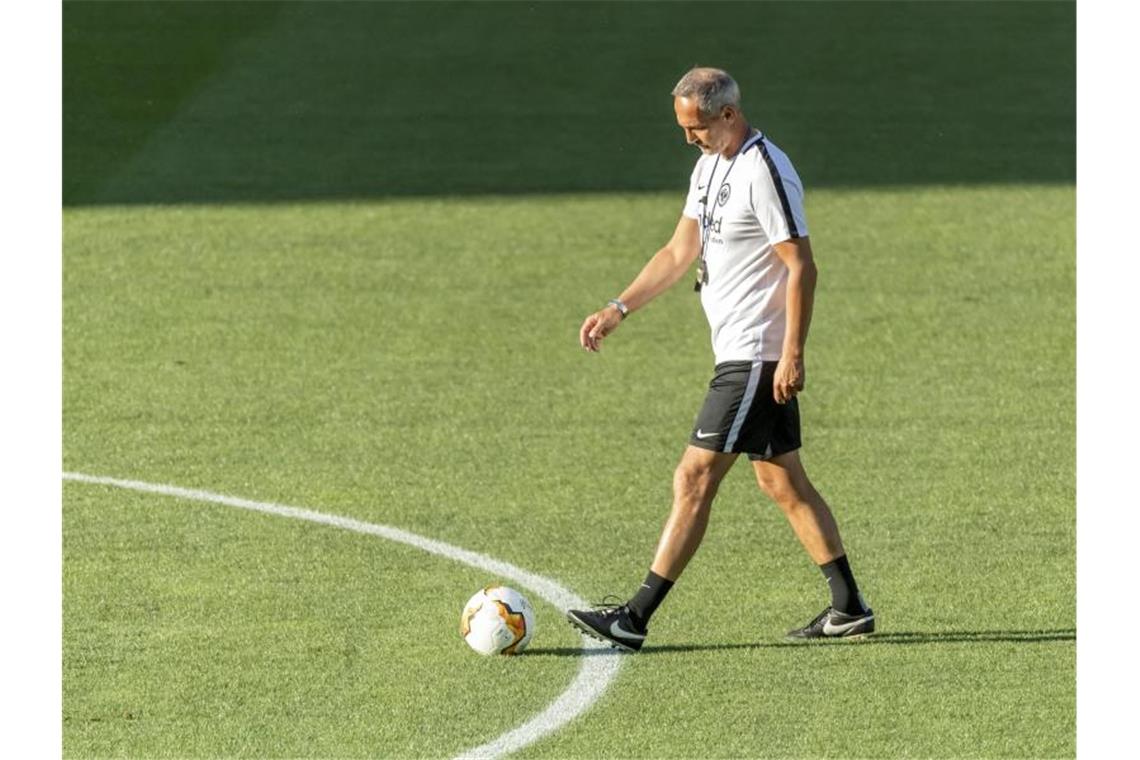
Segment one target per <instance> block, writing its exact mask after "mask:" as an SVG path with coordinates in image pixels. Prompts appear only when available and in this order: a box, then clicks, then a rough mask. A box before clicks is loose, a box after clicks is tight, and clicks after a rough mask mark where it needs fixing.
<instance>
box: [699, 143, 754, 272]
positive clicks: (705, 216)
mask: <svg viewBox="0 0 1140 760" xmlns="http://www.w3.org/2000/svg"><path fill="white" fill-rule="evenodd" d="M748 131H749V133H750V134H749V135H748V137H747V138H746V139H745V140H744V143H743V144H741V146H740V150H738V151H736V155H735V156H733V157H732V161H730V162H729V164H728V168H727V169H725V170H724V176H723V177H721V180H720V185H718V186H717V189H716V196H715V198H717V199H719V198H720V193H721V191H722V190H724V186H725V184H726V183H727V182H728V175H729V174H731V173H732V167H734V166H736V159H738V158H740V155H741V154H742V153H744V151H746V150H748V148H749V147H751V145H752V143H753V142H755V138H757V137H761V136H763V135H762V133H760V132H757V133H756V134H754V135H753V134H751V132H752V128H751V127H749V128H748ZM719 165H720V154H719V153H718V154H717V156H716V160H715V161H713V168H712V171H711V172H709V184H708V188H709V189H710V190H711V189H712V181H713V178H714V177H716V168H717V166H719ZM708 208H709V194H708V193H705V194H704V195H703V196H701V254H700V258H699V259H698V260H697V281H696V283H694V284H693V290H694V291H696V292H697V293H700V292H701V287H703V286H704V285H708V284H709V269H708V264H706V263H705V254H706V251H707V249H708V244H709V238H710V237H711V236H712V227H713V225H712V214H709V213H708ZM713 210H714V211H715V210H716V202H715V201H714V203H713Z"/></svg>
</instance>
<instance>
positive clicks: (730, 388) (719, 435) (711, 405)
mask: <svg viewBox="0 0 1140 760" xmlns="http://www.w3.org/2000/svg"><path fill="white" fill-rule="evenodd" d="M776 364H777V362H761V361H756V362H743V361H742V362H723V363H721V364H718V365H716V368H715V370H714V372H715V374H714V375H713V379H712V382H710V383H709V393H708V395H707V396H705V404H704V406H702V407H701V411H700V413H699V414H698V415H697V421H696V423H695V425H694V427H693V434H692V435H691V436H690V437H689V443H690V444H692V445H693V446H697V447H699V448H702V449H708V450H709V451H724V452H738V453H746V454H748V458H749V459H753V460H756V459H761V460H763V459H771V458H772V457H776V456H779V455H780V454H786V453H788V452H789V451H795V450H796V449H798V448H799V447H800V407H799V404H798V403H797V402H796V399H795V398H792V399H790V400H789V401H788V403H786V404H777V403H776V399H775V398H774V397H773V396H772V377H773V375H775V374H776Z"/></svg>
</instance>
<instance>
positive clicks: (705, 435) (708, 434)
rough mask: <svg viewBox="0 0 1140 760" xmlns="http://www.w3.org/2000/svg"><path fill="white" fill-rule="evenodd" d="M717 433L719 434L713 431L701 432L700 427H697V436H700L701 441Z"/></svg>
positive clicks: (713, 436)
mask: <svg viewBox="0 0 1140 760" xmlns="http://www.w3.org/2000/svg"><path fill="white" fill-rule="evenodd" d="M718 435H720V433H717V432H715V431H714V432H712V433H702V432H701V429H700V428H697V438H700V439H701V440H702V441H703V440H705V439H706V438H715V437H716V436H718Z"/></svg>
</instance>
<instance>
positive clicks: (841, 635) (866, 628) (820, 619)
mask: <svg viewBox="0 0 1140 760" xmlns="http://www.w3.org/2000/svg"><path fill="white" fill-rule="evenodd" d="M874 630H875V613H874V612H872V611H871V608H870V607H868V608H867V610H866V611H864V612H862V613H860V614H858V615H847V614H844V613H842V612H839V611H837V610H834V609H832V608H831V607H828V608H827V609H826V610H824V611H823V612H821V613H819V614H818V615H816V618H815V620H813V621H811V622H810V623H808V624H807V625H805V626H804V627H803V628H796V629H795V630H793V631H788V638H789V639H850V638H855V637H859V636H866V635H867V634H868V633H871V632H872V631H874Z"/></svg>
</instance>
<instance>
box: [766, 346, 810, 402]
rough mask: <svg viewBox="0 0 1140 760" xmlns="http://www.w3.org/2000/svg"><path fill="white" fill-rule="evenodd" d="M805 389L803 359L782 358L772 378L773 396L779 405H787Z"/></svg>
mask: <svg viewBox="0 0 1140 760" xmlns="http://www.w3.org/2000/svg"><path fill="white" fill-rule="evenodd" d="M803 389H804V360H803V357H802V356H801V357H788V356H781V357H780V361H779V363H778V364H776V374H775V375H773V376H772V395H773V396H774V397H775V398H776V403H777V404H786V403H788V401H790V400H791V399H793V398H795V397H796V394H797V393H799V392H800V391H802V390H803Z"/></svg>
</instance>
